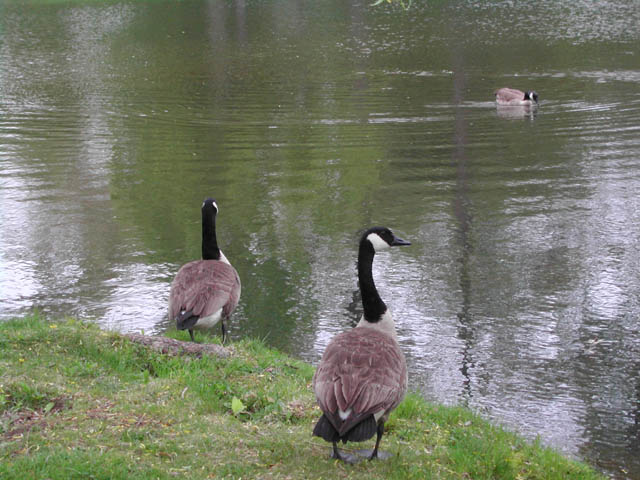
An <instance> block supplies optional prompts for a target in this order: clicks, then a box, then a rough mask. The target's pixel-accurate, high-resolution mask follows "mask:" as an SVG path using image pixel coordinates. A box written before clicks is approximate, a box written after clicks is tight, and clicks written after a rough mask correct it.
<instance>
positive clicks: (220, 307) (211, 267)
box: [169, 260, 240, 330]
mask: <svg viewBox="0 0 640 480" xmlns="http://www.w3.org/2000/svg"><path fill="white" fill-rule="evenodd" d="M169 298H170V302H169V305H170V307H169V308H170V311H169V316H170V318H173V319H176V321H177V327H178V330H185V329H188V328H210V327H212V326H213V325H215V324H216V323H217V322H218V321H219V320H220V319H221V318H229V316H230V315H231V313H232V312H233V310H234V309H235V308H236V306H237V305H238V301H239V300H240V277H239V276H238V272H236V269H235V268H233V267H232V266H231V265H229V264H227V263H225V262H222V261H219V260H196V261H193V262H189V263H187V264H186V265H183V266H182V268H180V270H179V271H178V274H177V275H176V278H175V280H174V281H173V283H172V285H171V292H170V294H169ZM187 312H188V313H189V315H184V314H185V313H187ZM181 314H182V315H181ZM211 316H215V317H217V318H216V319H215V320H214V319H212V322H209V323H211V324H210V325H206V323H207V322H206V321H205V322H202V321H201V322H198V320H199V319H206V318H208V317H211ZM196 322H197V323H199V324H200V325H196Z"/></svg>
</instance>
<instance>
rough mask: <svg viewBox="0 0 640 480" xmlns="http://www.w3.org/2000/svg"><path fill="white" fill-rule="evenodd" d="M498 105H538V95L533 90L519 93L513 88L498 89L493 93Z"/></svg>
mask: <svg viewBox="0 0 640 480" xmlns="http://www.w3.org/2000/svg"><path fill="white" fill-rule="evenodd" d="M495 95H496V102H497V103H498V105H534V104H537V103H538V94H537V93H536V92H534V91H533V90H532V91H530V92H521V91H520V90H516V89H515V88H506V87H505V88H500V89H498V90H496V91H495Z"/></svg>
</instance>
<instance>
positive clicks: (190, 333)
mask: <svg viewBox="0 0 640 480" xmlns="http://www.w3.org/2000/svg"><path fill="white" fill-rule="evenodd" d="M189 335H191V341H192V342H195V341H196V339H195V338H193V329H191V328H190V329H189Z"/></svg>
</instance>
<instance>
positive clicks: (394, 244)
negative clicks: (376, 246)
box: [391, 235, 411, 247]
mask: <svg viewBox="0 0 640 480" xmlns="http://www.w3.org/2000/svg"><path fill="white" fill-rule="evenodd" d="M402 245H411V242H407V241H406V240H403V239H401V238H399V237H396V236H395V235H394V236H393V240H392V241H391V246H392V247H400V246H402Z"/></svg>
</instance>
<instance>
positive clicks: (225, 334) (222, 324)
mask: <svg viewBox="0 0 640 480" xmlns="http://www.w3.org/2000/svg"><path fill="white" fill-rule="evenodd" d="M220 325H221V326H222V344H223V345H224V341H225V340H226V338H227V332H226V329H225V328H224V318H221V319H220Z"/></svg>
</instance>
